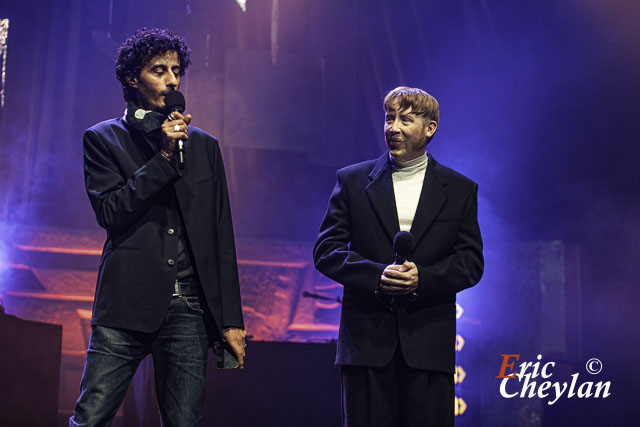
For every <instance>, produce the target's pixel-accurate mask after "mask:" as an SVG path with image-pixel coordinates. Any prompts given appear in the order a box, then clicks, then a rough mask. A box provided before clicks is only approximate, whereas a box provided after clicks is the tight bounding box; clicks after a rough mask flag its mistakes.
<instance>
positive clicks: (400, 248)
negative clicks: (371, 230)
mask: <svg viewBox="0 0 640 427" xmlns="http://www.w3.org/2000/svg"><path fill="white" fill-rule="evenodd" d="M412 249H413V234H411V233H409V232H408V231H399V232H398V233H397V234H396V237H394V238H393V252H395V254H396V259H395V261H394V262H393V263H394V264H396V265H402V264H404V262H405V261H406V260H407V257H408V256H409V253H411V250H412Z"/></svg>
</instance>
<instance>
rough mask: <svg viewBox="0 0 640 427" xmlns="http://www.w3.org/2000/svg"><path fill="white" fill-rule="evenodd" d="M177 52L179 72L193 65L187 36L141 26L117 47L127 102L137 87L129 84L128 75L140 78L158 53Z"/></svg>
mask: <svg viewBox="0 0 640 427" xmlns="http://www.w3.org/2000/svg"><path fill="white" fill-rule="evenodd" d="M169 51H175V52H176V53H177V54H178V59H179V61H180V75H181V76H184V72H185V71H186V70H187V67H189V65H191V49H189V47H187V45H186V43H185V41H184V38H182V37H180V36H176V35H175V34H173V33H172V32H171V31H169V30H164V29H161V28H140V29H139V30H137V31H136V32H135V33H134V34H133V35H132V36H131V37H129V38H128V39H127V40H125V42H124V43H122V45H121V46H120V48H118V55H117V56H116V77H117V79H118V80H119V81H120V84H122V93H123V95H124V100H125V101H127V102H128V101H135V99H136V90H135V89H134V88H132V87H131V86H129V83H128V82H127V77H134V78H138V77H140V72H141V71H142V68H143V67H144V66H145V64H146V63H147V62H148V61H149V60H150V59H151V58H154V57H156V56H158V55H162V54H164V53H166V52H169Z"/></svg>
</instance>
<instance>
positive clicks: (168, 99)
mask: <svg viewBox="0 0 640 427" xmlns="http://www.w3.org/2000/svg"><path fill="white" fill-rule="evenodd" d="M186 106H187V102H186V101H185V99H184V95H183V94H182V93H180V92H179V91H177V90H172V91H170V92H169V93H167V94H166V95H165V96H164V107H165V111H166V112H167V115H168V114H171V113H173V112H174V111H177V112H178V113H183V112H184V109H185V107H186ZM178 167H179V168H180V169H184V142H183V141H182V140H181V139H179V140H178Z"/></svg>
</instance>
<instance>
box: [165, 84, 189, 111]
mask: <svg viewBox="0 0 640 427" xmlns="http://www.w3.org/2000/svg"><path fill="white" fill-rule="evenodd" d="M186 104H187V103H186V101H185V99H184V95H183V94H182V93H180V92H179V91H177V90H172V91H171V92H169V93H167V94H166V95H165V96H164V109H165V111H166V112H167V114H169V113H171V112H173V111H177V112H179V113H182V112H183V111H184V109H185V107H186Z"/></svg>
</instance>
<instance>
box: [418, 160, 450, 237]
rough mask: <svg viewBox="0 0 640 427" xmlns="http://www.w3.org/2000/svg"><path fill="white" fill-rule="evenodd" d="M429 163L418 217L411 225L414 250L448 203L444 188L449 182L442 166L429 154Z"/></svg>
mask: <svg viewBox="0 0 640 427" xmlns="http://www.w3.org/2000/svg"><path fill="white" fill-rule="evenodd" d="M428 156H429V163H428V164H427V172H426V173H425V174H424V183H423V184H422V191H421V193H420V200H419V201H418V208H417V209H416V215H415V217H414V218H413V224H412V225H411V234H413V239H414V244H415V245H414V248H415V247H417V246H418V243H419V242H420V239H422V237H423V236H424V234H425V233H426V232H427V230H428V229H429V227H430V226H431V224H432V223H433V221H434V220H435V219H436V218H437V216H438V214H439V213H440V211H441V210H442V207H443V206H444V204H445V203H446V201H447V199H448V197H449V196H447V193H446V191H445V190H444V187H446V185H447V182H446V179H445V177H444V175H443V174H442V173H441V172H440V165H439V164H438V162H436V161H435V159H434V158H433V157H432V156H431V155H430V154H429V155H428Z"/></svg>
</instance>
